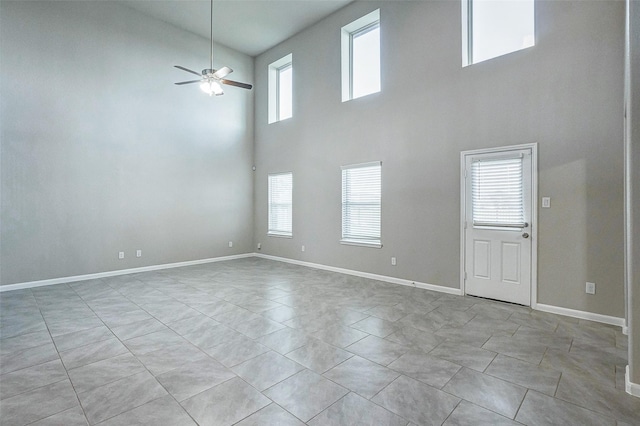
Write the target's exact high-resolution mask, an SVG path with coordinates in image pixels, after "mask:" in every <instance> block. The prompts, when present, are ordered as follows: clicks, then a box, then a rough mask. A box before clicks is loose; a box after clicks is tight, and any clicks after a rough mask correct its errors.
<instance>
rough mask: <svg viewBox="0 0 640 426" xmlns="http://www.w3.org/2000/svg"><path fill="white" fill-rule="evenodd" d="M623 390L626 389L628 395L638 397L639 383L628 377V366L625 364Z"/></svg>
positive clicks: (639, 395) (639, 393)
mask: <svg viewBox="0 0 640 426" xmlns="http://www.w3.org/2000/svg"><path fill="white" fill-rule="evenodd" d="M624 390H626V391H627V393H628V394H629V395H633V396H637V397H639V398H640V384H638V383H633V382H632V381H631V379H630V378H629V366H628V365H627V368H626V371H625V373H624Z"/></svg>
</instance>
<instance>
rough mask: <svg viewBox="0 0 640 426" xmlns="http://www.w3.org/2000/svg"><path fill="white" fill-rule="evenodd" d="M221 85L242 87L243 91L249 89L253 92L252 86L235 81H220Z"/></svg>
mask: <svg viewBox="0 0 640 426" xmlns="http://www.w3.org/2000/svg"><path fill="white" fill-rule="evenodd" d="M220 83H222V84H228V85H229V86H236V87H241V88H243V89H249V90H251V88H252V87H253V86H252V85H250V84H247V83H240V82H239V81H233V80H220Z"/></svg>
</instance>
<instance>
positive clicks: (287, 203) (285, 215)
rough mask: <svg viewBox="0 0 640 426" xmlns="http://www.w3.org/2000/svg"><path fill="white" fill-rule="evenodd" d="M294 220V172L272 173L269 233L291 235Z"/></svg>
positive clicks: (270, 181)
mask: <svg viewBox="0 0 640 426" xmlns="http://www.w3.org/2000/svg"><path fill="white" fill-rule="evenodd" d="M292 221H293V173H277V174H270V175H269V230H268V235H274V236H279V237H291V236H292V235H293V234H292V230H293V225H292Z"/></svg>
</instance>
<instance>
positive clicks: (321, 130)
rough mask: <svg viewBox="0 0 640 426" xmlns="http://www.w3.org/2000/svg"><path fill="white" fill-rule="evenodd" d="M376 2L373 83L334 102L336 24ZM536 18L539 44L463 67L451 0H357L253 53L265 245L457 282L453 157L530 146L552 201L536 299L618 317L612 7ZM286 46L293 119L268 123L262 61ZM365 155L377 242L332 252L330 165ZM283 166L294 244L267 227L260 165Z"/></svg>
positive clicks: (558, 6) (620, 29)
mask: <svg viewBox="0 0 640 426" xmlns="http://www.w3.org/2000/svg"><path fill="white" fill-rule="evenodd" d="M377 7H379V8H380V9H381V22H382V23H381V26H382V30H381V33H382V36H381V37H382V41H381V43H382V46H381V50H382V92H381V93H378V94H375V95H371V96H368V97H365V98H360V99H357V100H354V101H350V102H346V103H342V102H341V95H340V93H341V92H340V51H339V49H338V48H337V46H339V45H340V28H341V27H342V26H343V25H345V24H348V23H349V22H351V21H353V20H355V19H357V18H359V17H360V16H363V15H364V14H366V13H368V12H370V11H371V10H373V9H375V8H377ZM536 14H537V15H536V32H537V35H536V36H537V45H536V46H535V47H533V48H531V49H527V50H524V51H520V52H517V53H513V54H510V55H506V56H503V57H500V58H496V59H494V60H490V61H487V62H484V63H481V64H477V65H473V66H471V67H466V68H462V67H461V30H460V25H461V24H460V21H461V19H460V2H458V1H442V2H381V3H375V2H370V1H366V2H357V3H354V4H352V5H349V6H347V7H346V8H344V9H342V10H340V11H338V12H337V13H335V14H334V15H332V16H330V17H328V18H327V19H325V20H323V21H321V22H320V23H318V24H317V25H315V26H313V27H311V28H309V29H307V30H305V31H304V32H302V33H300V34H298V35H296V36H294V37H293V38H291V39H289V40H287V41H285V42H283V43H282V44H280V45H279V46H276V47H274V48H273V49H271V50H269V51H267V52H265V53H264V54H262V55H260V56H259V57H257V58H256V61H255V75H256V84H257V88H256V99H255V101H256V117H255V118H256V122H255V131H256V141H255V157H256V160H255V161H256V166H257V171H256V175H255V188H254V191H255V219H254V220H255V221H254V223H255V235H254V242H255V243H258V242H260V243H262V250H261V251H262V253H265V254H271V255H276V256H282V257H287V258H292V259H299V260H304V261H309V262H315V263H320V264H325V265H332V266H337V267H344V268H350V269H355V270H360V271H366V272H371V273H377V274H382V275H389V276H393V277H400V278H405V279H409V280H416V281H420V282H426V283H430V284H437V285H441V286H446V287H456V288H457V287H459V281H460V278H459V262H460V260H459V259H460V246H459V239H460V230H459V220H460V219H459V217H460V195H459V193H460V177H459V168H460V166H459V158H460V152H461V151H463V150H469V149H475V148H483V147H494V146H502V145H513V144H521V143H530V142H537V143H538V144H539V194H540V196H543V195H544V196H550V197H551V203H552V208H551V209H540V211H539V213H540V216H539V217H540V218H539V240H538V302H539V303H545V304H551V305H557V306H562V307H567V308H572V309H579V310H585V311H590V312H596V313H600V314H605V315H613V316H617V317H622V316H624V295H623V292H624V285H623V270H624V268H623V259H624V257H623V172H622V170H623V122H622V114H623V65H624V59H623V56H624V2H621V1H619V2H601V1H594V2H590V1H576V2H570V1H562V2H557V1H540V2H537V10H536ZM288 53H293V66H294V116H293V118H292V119H290V120H286V121H283V122H280V123H275V124H271V125H269V124H267V66H268V64H269V63H271V62H273V61H274V60H277V59H279V58H281V57H282V56H284V55H286V54H288ZM372 160H381V161H382V176H383V190H382V191H383V201H382V202H383V206H382V243H383V248H382V249H372V248H362V247H353V246H344V245H340V244H339V239H340V232H341V231H340V226H341V224H340V223H341V222H340V179H341V177H340V166H341V165H343V164H350V163H359V162H366V161H372ZM280 171H293V175H294V207H293V208H294V219H293V234H294V236H293V238H292V239H281V238H273V237H268V236H267V235H266V233H267V197H266V196H267V174H268V173H272V172H280ZM303 244H304V245H305V246H306V251H305V252H304V253H303V252H301V245H303ZM391 256H397V259H398V265H397V266H395V267H393V266H391V264H390V257H391ZM586 281H594V282H596V284H597V293H596V295H593V296H591V295H587V294H585V282H586Z"/></svg>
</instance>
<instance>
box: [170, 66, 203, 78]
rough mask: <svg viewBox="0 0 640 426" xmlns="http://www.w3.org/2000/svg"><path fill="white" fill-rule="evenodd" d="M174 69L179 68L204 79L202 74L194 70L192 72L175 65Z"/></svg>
mask: <svg viewBox="0 0 640 426" xmlns="http://www.w3.org/2000/svg"><path fill="white" fill-rule="evenodd" d="M174 67H176V68H178V69H179V70H182V71H186V72H190V73H191V74H195V75H197V76H198V77H202V74H200V73H199V72H195V71H193V70H190V69H189V68H185V67H181V66H180V65H174Z"/></svg>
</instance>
